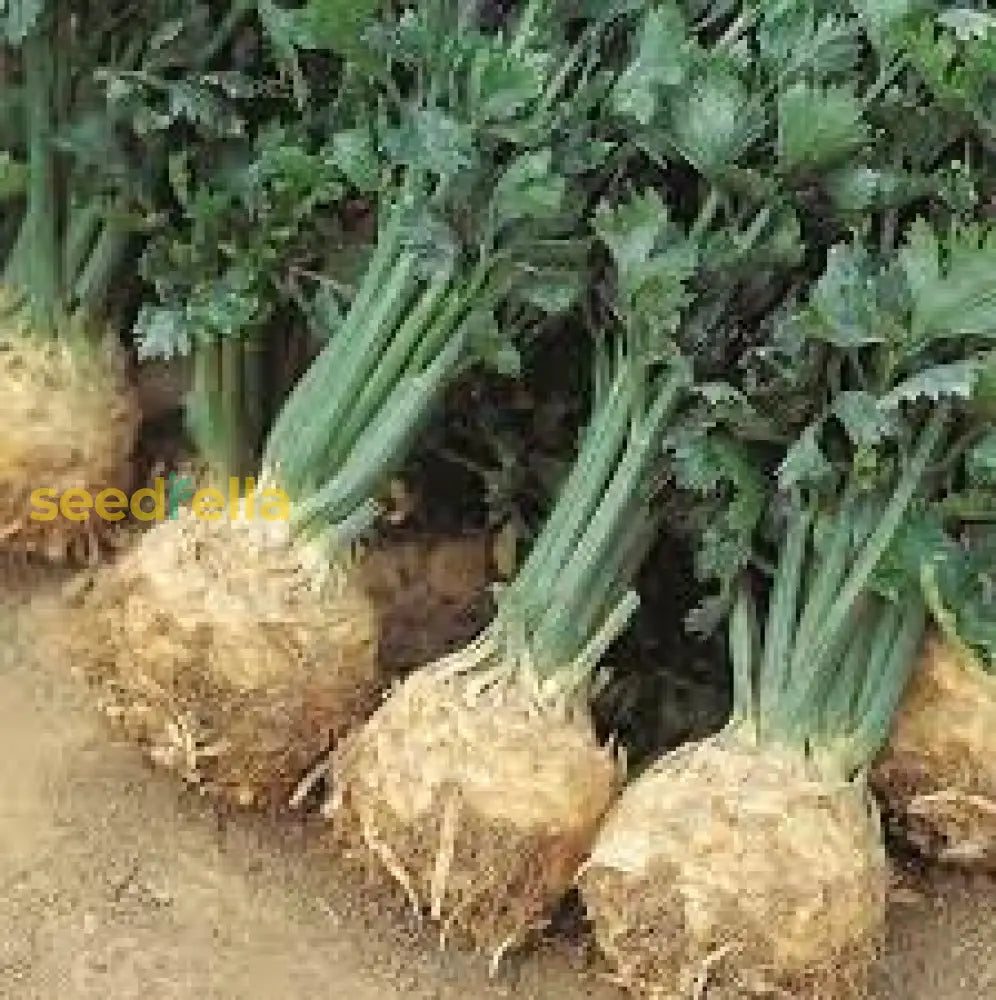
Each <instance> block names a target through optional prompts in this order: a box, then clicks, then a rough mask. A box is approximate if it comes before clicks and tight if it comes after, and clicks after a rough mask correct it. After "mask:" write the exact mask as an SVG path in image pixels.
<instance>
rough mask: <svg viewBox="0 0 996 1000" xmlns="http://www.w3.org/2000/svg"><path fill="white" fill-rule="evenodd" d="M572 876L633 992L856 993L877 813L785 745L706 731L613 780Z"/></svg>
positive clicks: (859, 992)
mask: <svg viewBox="0 0 996 1000" xmlns="http://www.w3.org/2000/svg"><path fill="white" fill-rule="evenodd" d="M579 882H580V887H581V894H582V898H583V900H584V903H585V905H586V908H587V911H588V915H589V917H590V918H591V919H592V920H593V922H594V927H595V935H596V938H597V941H598V944H599V946H600V948H601V949H602V951H603V952H604V954H605V955H606V956H607V957H608V958H609V960H610V961H611V962H612V963H613V965H614V967H615V969H616V971H617V973H618V975H619V977H620V979H621V980H622V982H623V983H624V984H625V985H627V986H628V987H629V988H630V989H631V990H632V991H633V992H634V994H636V995H638V996H643V997H648V998H654V1000H664V998H674V1000H677V998H688V997H697V996H713V995H714V994H713V992H712V990H713V988H715V989H716V991H717V992H716V994H715V995H717V996H723V997H727V996H729V997H745V998H746V997H755V996H765V997H793V998H820V1000H836V998H840V1000H845V998H846V1000H853V998H857V997H866V996H868V995H869V992H868V980H869V973H870V970H871V967H872V965H873V962H874V959H875V956H876V953H877V951H878V948H879V946H880V942H881V938H882V934H883V929H884V921H885V896H886V886H887V868H886V859H885V853H884V848H883V846H882V840H881V834H880V828H879V822H878V817H877V813H876V811H875V808H874V804H873V803H872V802H871V801H870V798H869V796H868V795H867V794H866V793H865V792H864V790H863V789H862V787H861V786H859V785H852V784H850V783H848V782H844V783H835V784H831V783H828V782H827V781H826V780H824V779H823V778H821V777H820V775H819V774H818V773H817V772H816V771H815V769H813V768H812V767H811V766H810V765H809V764H808V762H807V761H806V759H805V758H803V757H802V756H801V755H800V754H799V753H798V752H795V751H791V752H786V753H782V752H780V751H774V750H772V749H765V750H758V749H756V748H754V747H753V746H750V745H747V744H741V743H740V742H739V741H738V740H736V739H730V738H728V736H720V737H716V738H713V739H709V740H705V741H703V742H700V743H697V744H690V745H688V746H685V747H682V748H680V749H678V750H676V751H674V752H673V753H671V754H668V755H667V756H665V757H664V758H662V759H661V760H659V761H658V762H657V763H656V764H655V765H654V766H653V767H652V768H651V769H650V770H649V771H647V772H645V773H644V774H643V775H641V776H640V777H639V778H637V779H636V780H635V781H634V782H633V783H632V784H631V785H630V786H629V787H628V788H627V789H626V790H625V791H624V792H623V794H622V796H621V797H620V799H619V801H618V802H617V803H616V805H615V806H614V807H613V809H612V810H611V812H610V813H609V816H608V818H607V819H606V821H605V824H604V826H603V828H602V831H601V833H600V834H599V837H598V840H597V842H596V844H595V847H594V850H593V851H592V855H591V858H590V859H589V861H588V862H587V863H586V864H585V866H584V867H583V869H582V872H581V875H580V878H579ZM706 987H709V989H708V990H707V989H706Z"/></svg>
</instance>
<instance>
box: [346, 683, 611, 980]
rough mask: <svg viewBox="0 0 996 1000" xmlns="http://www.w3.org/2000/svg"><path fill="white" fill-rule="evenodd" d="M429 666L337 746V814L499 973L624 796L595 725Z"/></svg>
mask: <svg viewBox="0 0 996 1000" xmlns="http://www.w3.org/2000/svg"><path fill="white" fill-rule="evenodd" d="M479 686H480V678H479V676H478V675H477V673H476V672H473V671H472V672H470V673H467V674H463V673H453V672H444V671H438V670H436V669H433V668H425V669H423V670H422V671H419V672H418V673H416V674H413V675H412V676H411V677H410V678H409V679H408V680H407V681H406V682H405V683H404V684H402V685H400V686H399V687H398V688H396V689H395V691H394V692H393V693H392V694H391V695H390V696H389V697H388V698H387V700H386V701H385V703H384V704H383V705H382V707H381V708H380V709H379V710H378V711H377V712H376V713H375V714H374V715H373V717H372V718H371V719H370V720H369V721H368V723H367V724H366V725H365V726H364V727H362V728H361V729H359V730H356V731H354V732H353V733H352V734H350V736H349V737H347V738H346V739H345V740H344V741H343V742H342V743H340V745H339V746H338V747H337V749H336V751H335V753H334V755H333V761H332V781H333V785H334V788H333V798H332V800H331V801H330V803H329V804H328V805H327V812H328V813H329V814H330V815H331V816H332V818H333V820H334V822H335V823H336V826H337V829H338V832H339V834H340V836H341V839H342V840H343V841H344V842H345V843H346V844H347V846H349V845H350V844H351V845H352V847H354V848H357V849H359V850H360V851H361V852H367V853H368V856H369V858H370V860H371V861H372V863H373V868H374V870H379V871H381V872H383V873H385V874H387V876H388V879H389V880H394V881H396V882H397V884H398V885H400V886H401V887H402V889H403V890H404V891H405V893H406V894H407V896H408V899H409V900H410V902H411V904H412V906H413V907H414V908H415V910H416V912H418V913H424V912H425V911H428V913H429V915H430V917H431V918H432V919H433V920H434V921H436V922H437V924H438V926H439V929H440V943H441V945H443V944H445V943H446V941H447V939H448V937H449V936H450V935H451V933H455V934H457V935H458V936H459V937H460V938H461V939H462V940H464V941H465V942H466V943H469V944H470V945H471V946H473V947H476V948H477V949H478V950H480V951H482V952H485V953H486V954H488V955H490V956H491V958H492V961H493V962H494V963H495V964H496V963H497V961H498V959H499V958H500V957H501V956H502V954H504V953H505V952H506V951H507V950H508V949H509V948H511V947H513V946H514V945H517V944H519V943H520V942H521V941H522V939H523V938H524V937H525V936H527V934H528V932H529V931H530V930H531V929H533V928H536V927H539V926H542V925H543V924H544V923H545V922H546V920H547V919H548V918H549V915H550V913H551V910H552V908H553V907H555V905H556V904H557V903H558V901H559V900H560V899H561V898H562V897H563V895H564V893H565V892H566V891H567V890H568V889H569V888H570V887H571V885H572V884H573V880H574V877H575V875H576V872H577V869H578V866H579V864H580V863H581V861H582V860H583V859H584V857H585V856H586V855H587V852H588V850H589V848H590V846H591V843H592V841H593V839H594V836H595V833H596V831H597V828H598V824H599V822H600V820H601V818H602V816H603V815H604V813H605V811H606V809H607V808H608V806H609V805H610V803H611V801H612V799H613V797H614V795H615V793H616V790H617V787H618V771H619V768H618V765H617V763H616V760H615V758H614V755H613V753H612V752H611V751H610V750H608V749H606V748H604V747H601V746H599V745H598V744H597V742H596V740H595V736H594V733H593V730H592V725H591V721H590V719H589V718H588V717H587V715H586V714H585V713H581V714H575V713H573V712H571V711H569V710H567V709H565V708H564V707H563V706H559V707H557V708H551V707H541V706H540V705H539V704H538V702H537V700H536V699H535V697H534V695H533V693H532V692H531V691H530V690H528V689H527V685H526V684H525V683H524V682H522V681H520V680H518V679H517V678H515V677H509V676H507V675H506V676H496V677H495V678H493V679H492V683H490V684H489V685H488V686H486V687H485V688H484V689H483V690H480V689H479Z"/></svg>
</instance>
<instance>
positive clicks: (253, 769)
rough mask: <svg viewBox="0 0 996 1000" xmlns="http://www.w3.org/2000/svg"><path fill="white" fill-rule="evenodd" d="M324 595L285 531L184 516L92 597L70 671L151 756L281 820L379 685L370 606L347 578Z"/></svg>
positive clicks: (148, 538) (102, 576) (148, 536)
mask: <svg viewBox="0 0 996 1000" xmlns="http://www.w3.org/2000/svg"><path fill="white" fill-rule="evenodd" d="M271 529H272V530H271ZM313 583H314V579H313V571H311V570H309V569H308V568H306V567H305V566H303V565H302V562H301V558H300V555H299V553H298V552H297V550H296V549H295V548H294V547H292V546H291V545H290V544H289V543H288V541H287V532H286V524H285V523H284V522H280V523H278V524H272V523H267V522H257V521H248V522H247V521H228V520H224V521H205V520H199V519H197V518H195V517H194V516H193V514H191V513H190V512H189V511H187V510H181V511H180V513H179V517H178V518H177V519H176V520H168V521H164V522H163V523H162V524H160V525H158V526H156V527H155V528H153V529H152V530H151V531H148V532H146V533H145V534H144V535H143V536H142V538H141V540H140V542H139V543H138V544H137V545H136V547H135V548H134V549H133V550H131V551H130V552H128V553H127V554H126V555H125V556H124V557H123V558H122V559H121V561H120V562H118V563H116V564H114V565H112V566H109V567H107V568H105V569H104V570H103V571H102V572H101V573H99V574H98V575H97V577H96V580H95V583H94V586H93V588H92V590H91V591H90V592H89V593H86V594H83V595H82V596H81V597H80V599H79V602H78V603H79V604H80V607H79V609H78V610H77V611H76V613H75V614H74V616H73V621H72V628H71V639H70V646H71V649H70V655H71V656H72V658H73V659H72V662H73V664H74V666H75V667H76V669H78V670H79V671H80V672H81V673H82V674H83V676H84V677H85V679H86V680H87V682H88V683H89V684H90V685H91V687H92V688H93V689H94V690H95V692H96V694H97V695H98V698H99V700H100V704H101V707H102V708H103V710H104V712H105V714H106V715H107V716H108V717H109V718H111V719H112V720H113V721H114V723H115V725H116V727H117V729H118V731H120V732H122V733H123V734H124V735H126V737H127V738H129V739H130V740H132V741H135V742H138V743H139V744H141V745H142V746H144V747H145V748H146V749H147V751H148V753H149V755H150V756H151V757H152V759H153V760H155V761H156V762H158V763H160V764H163V765H166V766H168V767H170V768H172V769H174V770H176V771H178V772H179V773H180V774H181V775H182V776H183V777H184V778H185V779H186V780H187V781H189V782H191V783H192V784H195V785H197V786H198V787H199V788H200V789H202V791H204V792H205V793H209V794H212V795H214V796H217V797H219V798H220V799H222V800H225V801H228V802H230V803H234V804H237V805H241V806H257V807H262V806H268V807H271V808H281V807H282V806H283V805H285V804H286V802H287V800H288V798H289V797H290V795H291V792H292V791H293V789H294V787H295V786H296V784H297V782H298V781H299V780H300V778H301V776H302V775H303V774H304V773H305V772H306V771H307V770H308V768H309V767H310V765H311V764H312V763H313V761H314V760H315V759H316V758H317V757H319V756H320V755H321V754H322V753H324V752H326V751H327V750H328V748H329V747H330V746H331V744H332V743H333V742H334V741H335V740H336V739H338V738H339V737H340V736H341V735H342V734H343V733H344V732H345V731H346V730H347V729H348V728H350V727H351V726H353V725H355V724H356V723H357V722H359V721H361V720H362V719H363V718H365V717H366V715H367V714H369V712H370V711H372V709H373V707H374V705H375V703H376V695H377V689H378V681H379V679H378V675H377V671H376V622H375V617H374V612H373V609H372V606H371V604H370V602H369V600H368V598H367V597H366V595H365V594H364V593H363V592H362V591H360V590H359V589H357V588H356V587H355V586H354V585H353V584H352V582H351V581H350V580H349V579H348V578H347V579H345V580H344V581H342V582H341V585H339V586H335V587H331V586H326V588H325V589H323V590H318V589H314V588H313V587H312V586H309V584H313Z"/></svg>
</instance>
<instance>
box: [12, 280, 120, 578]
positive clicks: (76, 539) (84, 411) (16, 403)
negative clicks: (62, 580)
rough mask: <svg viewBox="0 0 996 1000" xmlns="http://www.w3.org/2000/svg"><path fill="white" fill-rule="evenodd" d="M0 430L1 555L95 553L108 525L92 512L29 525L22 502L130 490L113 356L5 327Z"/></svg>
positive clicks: (28, 509)
mask: <svg viewBox="0 0 996 1000" xmlns="http://www.w3.org/2000/svg"><path fill="white" fill-rule="evenodd" d="M2 298H3V295H2V293H0V299H2ZM0 306H2V302H0ZM0 421H2V422H3V433H2V435H0V548H2V549H4V550H6V551H8V552H17V553H28V552H37V553H39V554H41V555H43V556H45V557H46V558H48V559H51V560H54V561H63V560H65V559H67V558H69V557H74V556H78V555H79V553H80V549H81V546H83V545H86V546H87V551H88V553H89V554H93V553H95V551H96V543H97V541H98V539H99V538H100V537H101V535H102V534H105V533H106V532H107V531H108V530H109V529H111V528H112V527H113V523H112V522H104V521H101V520H99V519H98V518H97V516H96V514H95V513H94V511H93V510H91V511H90V512H89V516H88V517H87V518H86V519H85V520H82V521H77V520H70V519H69V518H66V517H62V516H61V515H57V516H56V517H55V518H53V519H51V520H35V519H32V517H31V513H32V510H33V505H32V500H31V494H32V492H33V491H34V490H38V489H48V490H53V491H55V495H56V496H59V495H61V494H62V493H64V492H65V491H67V490H70V489H79V490H85V491H86V493H87V494H88V495H89V496H90V497H95V496H96V495H97V494H98V493H100V491H101V490H103V489H107V488H117V489H120V490H122V491H123V492H125V493H127V492H128V490H129V489H130V488H131V470H130V457H131V452H132V448H133V446H134V442H135V436H136V433H137V428H138V413H137V407H136V403H135V400H134V397H133V394H132V393H131V391H130V390H129V389H128V387H127V382H126V379H125V375H124V369H123V365H122V363H121V359H120V357H119V356H118V352H117V351H116V350H115V348H114V347H113V346H104V347H90V346H81V345H80V344H78V343H73V344H72V345H70V344H69V343H68V342H65V341H62V340H59V339H56V338H55V337H52V336H47V337H43V336H37V335H34V334H33V331H31V330H29V329H28V328H27V327H26V326H24V324H23V323H12V321H11V320H10V319H9V318H7V319H4V321H3V322H2V324H0Z"/></svg>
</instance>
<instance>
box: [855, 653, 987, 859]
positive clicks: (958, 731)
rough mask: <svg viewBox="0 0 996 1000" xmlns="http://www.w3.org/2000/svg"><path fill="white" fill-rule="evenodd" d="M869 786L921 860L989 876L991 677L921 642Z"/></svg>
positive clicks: (971, 663)
mask: <svg viewBox="0 0 996 1000" xmlns="http://www.w3.org/2000/svg"><path fill="white" fill-rule="evenodd" d="M871 781H872V786H873V787H874V788H875V790H876V791H877V792H878V793H879V794H881V796H882V797H883V799H884V800H885V802H886V804H887V806H888V808H889V810H890V812H891V813H892V814H893V815H894V816H895V817H896V818H897V819H898V820H899V822H900V823H901V824H902V826H903V833H904V834H905V836H906V838H907V839H908V840H909V841H910V842H911V843H912V844H913V846H915V847H916V848H917V849H918V850H919V851H921V852H922V853H923V854H925V855H926V856H928V857H933V858H936V859H937V860H939V861H943V862H946V863H951V864H957V865H960V866H964V867H968V868H975V869H982V870H987V871H996V677H994V676H992V675H991V674H987V673H985V672H984V671H983V670H982V668H981V666H980V665H979V664H977V663H975V662H974V661H972V660H971V659H970V658H969V657H968V656H967V655H964V654H962V653H961V652H960V651H959V650H957V649H956V648H954V647H953V646H950V645H948V644H946V643H944V642H943V641H942V640H941V639H939V638H937V637H931V638H930V639H928V641H927V644H926V646H925V647H924V652H923V655H922V657H921V660H920V663H919V665H918V668H917V671H916V673H915V674H914V677H913V679H912V681H911V682H910V686H909V689H908V690H907V692H906V696H905V698H904V699H903V702H902V704H901V706H900V708H899V711H898V712H897V714H896V718H895V720H894V722H893V728H892V734H891V737H890V740H889V744H888V746H887V747H886V749H885V751H884V752H883V754H882V756H881V758H880V759H879V761H878V762H877V764H876V766H875V769H874V771H873V773H872V777H871Z"/></svg>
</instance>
